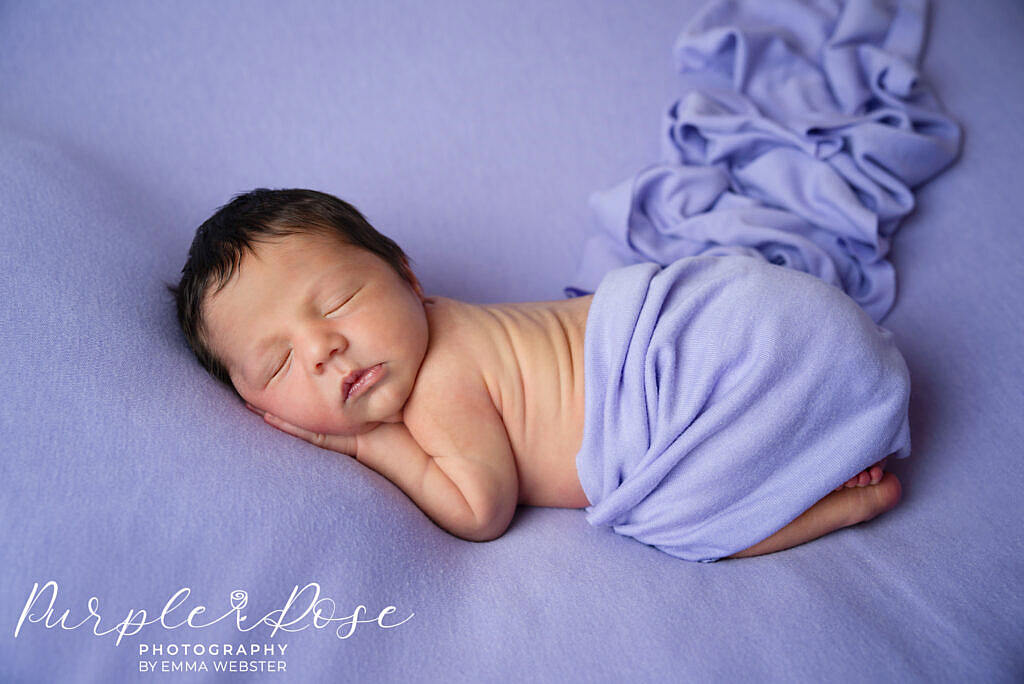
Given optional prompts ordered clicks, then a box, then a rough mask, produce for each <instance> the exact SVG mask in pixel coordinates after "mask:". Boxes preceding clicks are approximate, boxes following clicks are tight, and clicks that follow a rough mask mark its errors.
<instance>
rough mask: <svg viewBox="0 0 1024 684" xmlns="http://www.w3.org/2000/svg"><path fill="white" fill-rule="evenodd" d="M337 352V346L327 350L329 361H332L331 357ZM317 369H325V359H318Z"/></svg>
mask: <svg viewBox="0 0 1024 684" xmlns="http://www.w3.org/2000/svg"><path fill="white" fill-rule="evenodd" d="M337 352H338V348H337V347H332V348H331V349H330V351H328V352H327V361H330V360H331V357H333V356H334V355H335V354H336V353H337ZM316 369H317V370H318V371H322V370H323V369H324V361H318V362H317V364H316Z"/></svg>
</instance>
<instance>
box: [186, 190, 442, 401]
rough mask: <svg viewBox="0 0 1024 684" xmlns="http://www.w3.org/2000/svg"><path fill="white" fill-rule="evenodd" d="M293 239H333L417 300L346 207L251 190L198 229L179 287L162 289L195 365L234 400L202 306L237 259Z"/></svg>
mask: <svg viewBox="0 0 1024 684" xmlns="http://www.w3.org/2000/svg"><path fill="white" fill-rule="evenodd" d="M295 234H307V235H309V234H315V235H322V236H331V237H336V238H338V239H340V240H342V241H343V242H345V243H346V244H349V245H353V246H355V247H361V248H363V249H365V250H367V251H369V252H372V253H374V254H376V255H377V256H379V257H380V258H381V259H383V260H384V261H385V262H386V263H387V264H388V265H389V266H391V268H393V269H394V270H395V271H396V272H397V273H398V275H400V276H401V277H402V278H404V279H405V280H406V281H407V282H408V283H409V284H410V285H411V286H413V288H414V289H415V290H416V291H417V293H420V294H422V292H421V291H420V289H419V283H418V282H417V280H416V277H415V276H414V275H413V273H412V269H410V268H409V258H408V257H407V256H406V255H405V252H403V251H402V249H401V248H400V247H399V246H398V245H397V244H395V242H394V241H393V240H391V239H390V238H388V237H387V236H385V235H382V234H381V233H379V232H377V230H376V229H374V227H373V226H371V225H370V223H369V222H368V221H367V220H366V219H365V218H363V215H362V214H360V213H359V211H358V210H357V209H356V208H355V207H353V206H352V205H351V204H349V203H348V202H345V201H344V200H340V199H338V198H337V197H335V196H333V195H328V194H327V193H323V192H317V191H315V190H302V189H292V190H268V189H266V188H257V189H256V190H252V191H251V192H246V193H242V194H240V195H236V196H235V197H234V198H233V199H232V200H231V201H230V202H228V203H227V204H225V205H224V206H222V207H220V208H219V209H217V211H216V213H214V215H213V216H211V217H210V218H208V219H207V220H206V221H205V222H204V223H203V224H202V225H201V226H199V228H198V229H197V230H196V236H195V238H194V239H193V240H192V246H191V247H190V248H189V250H188V260H187V261H186V262H185V267H184V268H182V269H181V282H179V283H178V285H177V286H174V285H167V289H168V290H170V291H171V293H172V294H173V295H174V298H175V302H176V304H177V307H178V323H179V324H180V325H181V329H182V331H183V332H184V333H185V339H186V340H187V341H188V345H189V347H191V348H192V351H193V352H194V353H195V355H196V358H197V359H198V360H199V363H200V364H201V365H202V366H203V368H205V369H206V370H207V372H209V373H210V375H212V376H213V377H215V378H217V379H218V380H220V381H221V382H223V383H224V384H225V385H227V386H228V387H230V388H231V390H232V391H233V392H234V393H235V394H236V395H237V394H238V390H237V389H235V386H234V384H233V383H232V382H231V377H230V375H229V374H228V369H227V366H225V365H224V363H223V362H222V361H221V360H220V359H218V358H217V356H216V355H215V354H214V353H213V350H212V349H210V346H209V344H208V341H209V340H208V335H207V330H206V328H205V323H204V320H203V302H204V300H205V298H206V296H207V295H208V294H216V293H217V292H220V290H221V289H222V288H223V287H224V286H225V285H227V283H228V281H229V280H230V279H231V275H232V274H233V273H234V271H235V269H236V268H238V264H239V262H240V261H241V258H242V254H243V253H244V252H246V251H248V252H249V253H253V252H254V249H255V243H257V242H267V241H269V240H271V239H273V238H277V237H284V236H286V235H295ZM211 290H212V292H211Z"/></svg>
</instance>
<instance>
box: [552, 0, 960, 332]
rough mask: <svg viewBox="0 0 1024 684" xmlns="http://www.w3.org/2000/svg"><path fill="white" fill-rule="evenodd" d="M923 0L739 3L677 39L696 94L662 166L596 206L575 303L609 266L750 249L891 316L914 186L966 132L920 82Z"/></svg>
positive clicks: (672, 125) (678, 111)
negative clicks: (900, 239)
mask: <svg viewBox="0 0 1024 684" xmlns="http://www.w3.org/2000/svg"><path fill="white" fill-rule="evenodd" d="M925 10H926V4H925V2H924V0H899V1H898V2H897V1H886V0H873V1H872V0H849V2H846V3H841V2H838V0H803V1H797V0H772V1H771V2H764V1H763V0H729V1H725V2H713V3H711V4H710V5H708V6H707V7H705V8H704V9H703V10H702V11H701V12H700V13H699V14H698V15H697V16H695V17H694V19H693V20H692V21H691V22H690V24H689V25H688V26H687V27H686V29H685V30H684V31H683V32H682V34H681V35H680V36H679V38H678V39H677V41H676V44H675V46H674V49H673V55H674V58H675V62H676V66H677V68H678V70H679V72H680V73H681V75H682V77H683V79H684V81H685V82H686V84H687V86H688V88H689V89H688V90H685V89H684V90H685V94H684V95H683V97H681V98H680V99H679V100H678V101H676V102H675V103H673V104H672V106H671V107H670V108H669V109H668V112H667V113H666V115H665V116H664V119H663V126H662V135H661V140H662V151H661V160H660V163H657V164H654V165H652V166H649V167H647V168H645V169H643V170H642V171H640V172H639V173H637V174H636V175H635V176H634V177H633V178H630V179H628V180H626V181H624V182H623V183H620V184H619V185H617V186H615V187H613V188H611V189H609V190H606V191H604V192H600V193H595V194H594V195H592V196H591V199H590V203H591V206H592V208H593V213H594V217H595V221H594V225H592V226H591V227H590V231H589V234H588V236H587V238H586V241H585V243H584V247H583V251H582V256H581V259H580V263H579V266H578V269H577V272H576V275H575V277H574V278H573V280H572V283H571V285H569V286H568V287H566V289H565V293H566V295H568V296H577V295H580V294H587V293H591V292H593V291H594V290H595V288H596V286H597V284H598V283H599V282H600V281H601V278H602V277H603V276H604V274H605V273H607V272H608V271H610V270H612V269H614V268H619V267H621V266H626V265H628V264H632V263H640V262H647V261H650V262H655V263H659V264H662V265H665V264H669V263H672V262H673V261H675V260H677V259H680V258H682V257H685V256H695V255H698V254H747V255H750V256H756V257H758V258H762V259H766V260H768V261H771V262H772V263H775V264H779V265H783V266H787V267H789V268H794V269H798V270H801V271H805V272H807V273H811V274H813V275H815V276H817V277H818V278H820V279H822V280H824V281H825V282H827V283H831V284H833V285H836V286H837V287H840V288H842V289H843V291H845V292H846V293H847V294H848V295H849V296H850V297H852V298H853V299H855V300H856V301H857V302H858V303H859V304H860V305H861V307H863V308H864V310H865V311H867V313H868V315H870V316H871V318H872V319H873V320H874V321H876V322H880V321H882V320H883V319H884V317H885V315H886V314H887V313H888V311H889V309H891V308H892V305H893V302H894V300H895V296H896V282H895V280H896V279H895V273H894V271H893V268H892V265H891V264H890V263H889V261H887V260H886V258H885V257H886V254H887V253H888V251H889V246H890V242H891V238H892V235H893V233H894V232H895V231H896V229H897V227H898V224H899V222H900V221H901V220H902V219H903V217H904V216H906V215H907V214H908V213H910V212H911V211H912V210H913V208H914V195H913V193H912V192H911V188H913V187H915V186H917V185H920V184H921V183H924V182H925V181H927V180H928V179H930V178H931V177H933V176H934V175H936V174H938V173H939V172H940V171H942V170H943V169H944V168H946V167H947V166H948V165H949V164H951V163H952V162H953V160H954V159H955V158H956V156H957V154H958V153H959V149H960V128H959V126H958V125H957V124H956V123H955V122H954V121H953V120H952V119H951V118H949V117H948V116H946V115H945V114H944V113H943V111H942V107H941V105H940V104H939V102H938V100H937V99H936V98H935V97H934V95H933V94H932V93H931V91H930V90H929V88H928V87H927V86H926V85H925V83H924V82H923V79H922V78H921V77H920V75H919V73H918V70H917V64H918V63H919V61H920V58H921V52H922V48H923V44H924V37H925V14H926V11H925Z"/></svg>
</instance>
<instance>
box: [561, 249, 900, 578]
mask: <svg viewBox="0 0 1024 684" xmlns="http://www.w3.org/2000/svg"><path fill="white" fill-rule="evenodd" d="M584 358H585V361H584V363H585V374H586V375H585V377H586V413H585V421H584V433H583V443H582V445H581V448H580V451H579V453H578V454H577V456H576V466H577V470H578V473H579V477H580V482H581V484H582V486H583V490H584V492H585V493H586V495H587V498H588V499H589V501H590V503H591V505H590V506H589V507H587V509H586V511H587V521H588V522H590V523H591V524H593V525H607V526H611V527H612V528H613V529H614V530H615V531H616V532H617V533H619V534H622V535H626V536H630V537H633V538H635V539H637V540H638V541H641V542H643V543H645V544H650V545H652V546H655V547H657V548H659V549H661V550H662V551H665V552H666V553H669V554H671V555H673V556H677V557H679V558H683V559H685V560H691V561H705V562H708V561H713V560H717V559H718V558H721V557H723V556H728V555H731V554H733V553H736V552H737V551H741V550H743V549H745V548H747V547H749V546H752V545H753V544H755V543H757V542H758V541H761V540H762V539H764V538H766V537H768V536H770V535H771V534H772V533H774V532H776V531H777V530H779V529H780V528H782V527H784V526H785V525H786V524H787V523H789V522H790V521H792V520H793V519H794V518H796V517H797V516H798V515H800V513H802V512H803V511H805V510H807V509H808V508H809V507H810V506H811V505H813V504H814V503H815V502H816V501H818V500H819V499H821V498H822V497H824V496H825V495H826V494H828V493H829V492H830V491H831V490H832V489H835V488H836V487H837V486H839V485H840V484H842V483H843V482H844V481H846V480H848V479H849V478H851V477H853V476H854V475H856V474H857V473H858V472H859V471H861V470H864V469H865V468H867V467H869V466H871V465H872V464H873V463H875V462H876V461H879V460H881V459H882V458H884V457H885V456H887V455H889V454H892V453H895V455H896V457H897V458H904V457H906V456H908V455H909V453H910V430H909V426H908V421H907V405H908V400H909V396H910V376H909V373H908V370H907V366H906V364H905V362H904V360H903V357H902V356H901V355H900V352H899V350H898V349H897V348H896V345H895V343H894V340H893V336H892V333H891V332H890V331H888V330H886V329H885V328H883V327H881V326H880V325H877V324H876V323H875V322H874V321H872V320H871V318H870V317H869V316H868V315H867V314H866V313H865V312H864V311H863V310H862V309H861V308H860V307H859V306H858V305H857V303H856V302H855V301H854V300H853V299H851V298H850V297H849V296H847V295H846V294H845V293H844V292H843V291H842V290H840V289H839V288H837V287H835V286H833V285H829V284H827V283H825V282H823V281H822V280H820V279H818V278H816V277H814V276H811V275H808V274H806V273H803V272H800V271H796V270H793V269H789V268H785V267H782V266H776V265H773V264H770V263H768V262H766V261H764V260H763V259H761V258H756V257H748V256H698V257H687V258H684V259H680V260H679V261H676V262H674V263H672V264H670V265H668V266H666V267H664V268H662V267H660V266H658V265H657V264H653V263H642V264H634V265H632V266H627V267H624V268H620V269H616V270H614V271H612V272H610V273H609V274H608V275H607V276H606V277H605V278H604V279H603V280H602V281H601V283H600V285H599V287H598V289H597V292H596V293H595V295H594V300H593V302H592V304H591V308H590V314H589V317H588V319H587V327H586V337H585V343H584Z"/></svg>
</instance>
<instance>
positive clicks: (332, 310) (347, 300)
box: [324, 287, 363, 316]
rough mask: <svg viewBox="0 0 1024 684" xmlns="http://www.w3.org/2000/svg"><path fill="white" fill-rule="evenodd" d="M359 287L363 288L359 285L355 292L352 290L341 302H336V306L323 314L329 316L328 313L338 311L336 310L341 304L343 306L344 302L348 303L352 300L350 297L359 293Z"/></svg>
mask: <svg viewBox="0 0 1024 684" xmlns="http://www.w3.org/2000/svg"><path fill="white" fill-rule="evenodd" d="M361 289H363V288H361V287H360V288H358V289H356V291H355V292H353V293H352V294H350V295H349V296H348V297H346V298H345V299H344V300H343V301H342V302H341V304H338V306H336V307H334V308H333V309H331V310H330V311H328V312H327V313H325V314H324V316H330V315H331V314H332V313H335V312H336V311H338V310H339V309H340V308H341V307H343V306H345V305H346V304H348V303H349V302H350V301H352V298H353V297H355V296H356V295H357V294H359V290H361Z"/></svg>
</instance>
